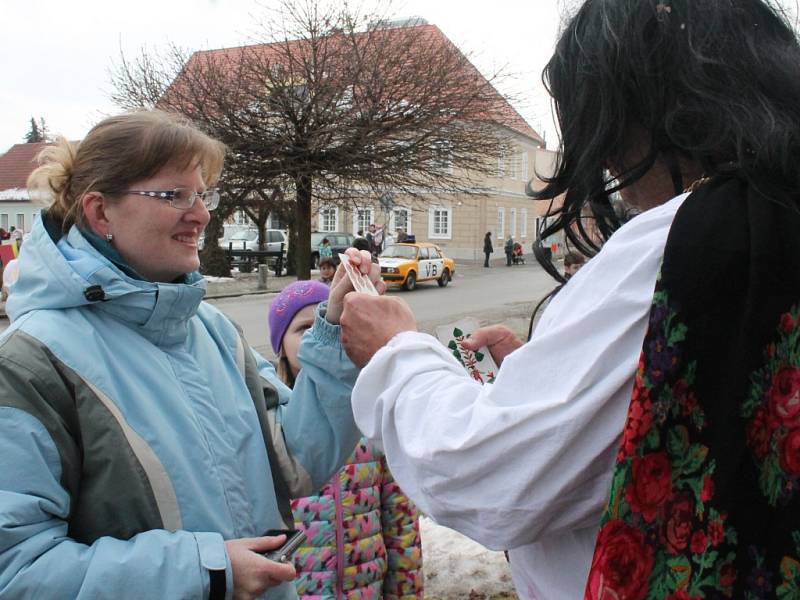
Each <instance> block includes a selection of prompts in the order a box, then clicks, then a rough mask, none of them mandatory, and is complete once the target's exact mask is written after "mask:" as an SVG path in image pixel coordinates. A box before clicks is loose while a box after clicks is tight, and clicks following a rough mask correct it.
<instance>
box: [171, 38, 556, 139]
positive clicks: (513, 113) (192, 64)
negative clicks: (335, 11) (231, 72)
mask: <svg viewBox="0 0 800 600" xmlns="http://www.w3.org/2000/svg"><path fill="white" fill-rule="evenodd" d="M412 27H413V28H419V29H420V30H421V33H422V36H421V38H420V40H421V41H425V42H429V43H430V44H431V46H441V47H450V48H453V49H455V50H456V51H457V52H459V53H461V51H460V50H459V49H458V47H457V46H456V45H455V44H453V43H452V42H451V41H450V40H449V39H448V38H447V36H446V35H445V34H444V33H442V31H441V30H440V29H439V28H438V27H437V26H436V25H409V26H405V27H394V28H390V29H389V30H387V33H391V32H392V30H394V31H396V32H398V33H400V32H401V31H402V30H404V29H409V28H412ZM303 43H304V40H293V41H289V42H275V43H271V44H257V45H254V46H239V47H234V48H219V49H214V50H202V51H198V52H195V53H194V54H193V55H192V56H191V57H190V59H189V62H188V64H187V65H186V70H187V71H191V70H192V69H196V68H202V67H201V66H200V64H199V63H200V62H201V60H202V59H206V60H208V59H213V60H218V59H223V60H226V61H227V62H229V63H230V64H231V68H232V69H233V66H234V65H235V64H236V62H237V54H238V55H241V54H242V53H243V52H244V51H245V48H246V49H248V50H250V49H254V48H257V49H258V50H260V51H261V52H263V54H262V56H263V57H264V58H265V59H267V60H268V59H270V58H274V57H277V56H280V55H281V52H280V50H279V48H280V45H282V44H289V45H292V46H295V45H301V44H303ZM239 60H240V59H239ZM469 65H470V67H471V70H472V73H470V74H469V75H470V76H474V77H475V81H476V82H484V83H488V82H487V81H486V78H485V77H484V76H483V75H482V74H481V73H480V72H479V71H478V69H477V68H476V67H475V66H474V65H472V63H469ZM176 83H177V84H179V82H173V85H175V84H176ZM492 90H493V91H494V92H495V93H496V94H497V104H496V105H495V107H494V109H493V111H492V112H493V113H494V115H493V116H494V118H495V119H496V122H499V123H500V124H502V125H504V126H505V127H508V128H509V129H511V130H513V131H516V132H518V133H521V134H523V135H525V136H527V137H529V138H532V139H534V140H535V141H536V142H538V143H539V144H540V145H541V147H542V148H544V147H545V141H544V139H543V138H542V136H540V135H539V133H537V132H536V131H535V130H534V129H533V128H532V127H531V126H530V125H529V124H528V123H527V121H525V119H524V118H523V117H522V115H520V114H519V112H517V110H516V109H515V108H514V107H513V106H511V104H510V103H509V102H508V100H506V99H505V98H504V97H503V96H502V94H500V93H499V92H497V90H496V89H495V88H494V87H493V86H492Z"/></svg>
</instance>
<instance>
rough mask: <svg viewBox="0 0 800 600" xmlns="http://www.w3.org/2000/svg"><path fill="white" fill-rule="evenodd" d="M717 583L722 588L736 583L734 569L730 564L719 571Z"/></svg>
mask: <svg viewBox="0 0 800 600" xmlns="http://www.w3.org/2000/svg"><path fill="white" fill-rule="evenodd" d="M719 582H720V584H721V585H722V586H723V587H731V586H732V585H733V584H734V583H736V568H735V567H734V566H733V565H732V564H731V563H728V564H727V565H725V566H723V567H722V568H721V569H720V570H719Z"/></svg>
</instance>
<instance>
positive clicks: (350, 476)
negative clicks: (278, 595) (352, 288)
mask: <svg viewBox="0 0 800 600" xmlns="http://www.w3.org/2000/svg"><path fill="white" fill-rule="evenodd" d="M328 289H329V288H328V286H327V285H325V284H324V283H321V282H319V281H298V282H296V283H292V284H291V285H289V286H287V287H286V288H285V289H284V290H283V291H282V292H281V293H280V294H279V295H278V297H277V298H275V300H274V301H273V303H272V306H270V309H269V328H270V341H271V342H272V349H273V350H274V351H275V354H276V355H277V357H278V367H277V372H278V377H279V378H280V379H281V381H283V382H284V383H285V384H286V385H287V386H289V387H290V388H291V387H293V386H294V382H295V379H296V377H297V375H298V373H299V372H300V367H301V365H300V362H299V361H298V359H297V352H298V350H299V348H300V340H301V339H302V337H303V334H304V333H305V332H306V330H307V329H308V328H310V327H311V326H312V325H313V323H314V313H315V310H316V307H317V304H318V303H319V302H324V301H325V300H327V299H328ZM300 402H302V400H300ZM292 513H293V516H294V521H295V522H294V526H295V528H296V529H299V530H302V531H303V532H304V533H305V534H306V536H307V541H306V542H305V544H304V545H303V546H302V547H301V548H300V549H299V550H298V551H297V552H296V553H295V554H294V557H293V561H294V565H295V569H296V570H297V579H295V587H296V589H297V593H298V595H299V596H300V599H301V600H312V599H315V598H321V597H326V598H327V597H330V598H333V597H336V595H337V590H341V589H345V590H348V594H352V595H353V596H357V597H359V598H362V599H364V600H376V599H379V598H397V599H402V600H422V598H423V596H424V593H423V577H422V546H421V540H420V536H419V519H418V516H417V509H416V507H415V506H414V504H413V503H412V502H411V501H410V500H409V499H408V497H407V496H406V495H405V494H404V493H403V491H402V490H401V489H400V487H399V486H398V485H397V483H395V481H394V478H393V477H392V474H391V472H390V471H389V467H388V465H387V464H386V458H385V457H384V456H383V453H381V451H380V450H379V449H377V448H375V447H373V446H372V445H371V444H369V443H368V442H367V440H366V439H365V438H362V439H361V441H360V442H359V444H358V445H357V446H356V448H355V449H354V451H353V454H352V455H351V456H350V458H349V459H348V460H347V462H346V463H345V466H344V467H343V468H342V470H341V471H339V472H338V473H337V474H336V475H334V476H333V478H332V479H331V480H330V481H329V482H328V483H327V484H326V485H325V486H324V487H323V488H322V489H321V490H320V491H319V492H318V493H317V494H315V495H313V496H307V497H305V498H295V499H293V500H292ZM346 548H353V550H345V549H346Z"/></svg>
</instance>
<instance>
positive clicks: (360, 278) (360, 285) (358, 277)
mask: <svg viewBox="0 0 800 600" xmlns="http://www.w3.org/2000/svg"><path fill="white" fill-rule="evenodd" d="M339 260H340V261H341V263H342V264H343V265H344V270H345V273H347V276H348V277H349V278H350V282H351V283H352V284H353V289H355V291H357V292H361V293H362V294H369V295H370V296H379V295H380V294H378V290H376V289H375V286H374V285H372V281H370V278H369V277H368V276H367V275H364V273H362V272H361V271H360V270H359V269H357V268H356V267H354V266H353V265H351V264H350V257H349V256H347V255H346V254H339Z"/></svg>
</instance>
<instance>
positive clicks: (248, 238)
mask: <svg viewBox="0 0 800 600" xmlns="http://www.w3.org/2000/svg"><path fill="white" fill-rule="evenodd" d="M265 235H266V236H267V240H266V243H265V244H264V248H263V249H264V250H266V251H267V252H279V251H280V250H281V245H283V258H284V260H283V261H282V264H283V269H285V268H286V260H285V259H286V253H287V252H288V249H289V236H288V234H287V233H286V232H285V231H283V230H281V229H267V230H266V231H265ZM219 245H220V246H221V247H222V248H223V249H224V250H227V249H228V248H233V249H234V250H246V251H249V252H255V251H257V250H258V249H259V248H258V229H255V228H254V227H248V228H246V229H240V230H238V231H235V232H234V233H233V234H232V235H231V236H230V238H229V239H228V241H227V242H226V241H224V238H220V241H219ZM277 260H278V259H277V258H276V257H270V258H268V259H267V261H266V264H268V265H270V267H276V268H277V266H276V262H277ZM254 262H255V259H253V258H251V257H246V256H237V257H235V258H233V259H232V260H231V266H238V267H239V268H240V269H242V270H245V269H246V270H247V272H249V270H250V269H252V268H254Z"/></svg>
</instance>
